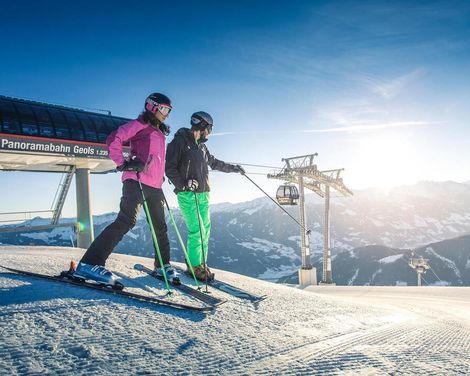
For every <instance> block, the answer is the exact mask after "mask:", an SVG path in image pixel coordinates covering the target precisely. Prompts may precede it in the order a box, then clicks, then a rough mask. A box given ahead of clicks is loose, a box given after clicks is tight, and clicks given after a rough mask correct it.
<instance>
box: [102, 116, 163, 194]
mask: <svg viewBox="0 0 470 376" xmlns="http://www.w3.org/2000/svg"><path fill="white" fill-rule="evenodd" d="M127 142H129V143H130V153H129V158H131V157H133V156H136V157H137V158H138V159H140V161H142V163H144V165H145V168H144V170H143V171H142V172H141V173H140V181H141V182H142V184H145V185H149V186H150V187H153V188H161V187H162V184H163V173H164V172H165V147H166V144H165V135H164V134H163V133H162V132H161V131H160V130H159V129H155V128H153V127H152V126H150V125H149V124H146V123H143V122H142V120H140V119H136V120H131V121H130V122H128V123H126V124H124V125H121V126H120V127H119V128H118V129H117V130H115V131H114V132H112V133H111V134H110V135H109V136H108V138H107V139H106V144H107V145H108V150H109V157H110V158H111V159H112V160H113V161H114V162H115V163H116V165H117V166H120V165H122V164H123V163H124V156H123V155H122V151H123V145H124V144H125V143H127ZM128 179H132V180H137V173H136V172H134V171H124V173H123V174H122V181H124V180H128Z"/></svg>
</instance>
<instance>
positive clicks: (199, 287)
mask: <svg viewBox="0 0 470 376" xmlns="http://www.w3.org/2000/svg"><path fill="white" fill-rule="evenodd" d="M163 198H164V200H165V204H166V208H167V209H168V213H169V214H170V218H171V222H172V223H173V227H174V228H175V231H176V235H177V236H178V239H179V241H180V244H181V248H182V249H183V253H184V257H185V258H186V261H187V263H188V266H189V270H190V271H191V274H192V276H193V278H194V283H195V284H196V287H197V289H198V290H200V289H201V286H200V285H199V282H198V281H197V278H196V274H194V269H193V266H192V265H191V260H189V255H188V251H187V250H186V246H185V245H184V242H183V239H182V238H181V234H180V232H179V230H178V226H177V225H176V221H175V217H174V216H173V212H172V211H171V209H170V205H168V201H167V200H166V197H165V196H163Z"/></svg>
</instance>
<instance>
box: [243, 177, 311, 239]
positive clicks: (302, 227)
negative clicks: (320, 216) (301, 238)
mask: <svg viewBox="0 0 470 376" xmlns="http://www.w3.org/2000/svg"><path fill="white" fill-rule="evenodd" d="M243 176H245V177H246V178H247V179H248V180H249V181H251V182H252V183H253V184H254V185H255V186H256V187H257V188H258V189H259V190H260V191H261V192H263V193H264V194H265V195H266V196H268V198H269V199H270V200H271V201H272V202H274V203H275V204H276V205H277V206H279V208H280V209H281V210H283V211H284V213H286V214H287V215H288V216H289V217H291V218H292V219H293V220H294V222H295V223H297V224H298V225H299V227H300V228H301V229H303V230H304V231H305V232H306V233H307V235H310V233H311V232H312V231H311V230H308V229H306V228H305V227H304V226H302V224H301V223H300V222H299V221H297V219H295V218H294V217H293V216H292V215H290V213H289V212H288V211H287V210H286V209H284V208H283V207H282V206H281V205H279V203H277V202H276V201H275V200H274V199H273V198H272V197H271V196H270V195H268V194H267V193H266V192H265V191H264V190H263V188H261V187H260V186H259V185H258V184H256V183H255V182H254V181H253V180H252V179H251V178H250V177H249V176H248V175H247V174H243Z"/></svg>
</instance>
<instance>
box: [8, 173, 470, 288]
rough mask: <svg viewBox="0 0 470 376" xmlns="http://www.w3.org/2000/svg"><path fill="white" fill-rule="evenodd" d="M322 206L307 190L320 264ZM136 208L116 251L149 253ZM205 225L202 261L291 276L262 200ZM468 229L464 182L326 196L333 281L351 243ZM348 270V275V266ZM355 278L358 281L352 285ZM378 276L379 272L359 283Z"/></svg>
mask: <svg viewBox="0 0 470 376" xmlns="http://www.w3.org/2000/svg"><path fill="white" fill-rule="evenodd" d="M323 210H324V207H323V201H322V200H320V199H318V198H317V197H315V196H314V195H308V196H307V223H308V226H309V227H310V228H311V229H312V234H311V239H310V243H311V252H312V254H313V256H312V258H313V262H314V264H315V266H317V268H318V269H319V270H321V269H320V264H319V263H320V261H321V253H322V247H323V234H322V230H323V218H324V213H323ZM288 211H289V212H290V213H292V214H293V215H294V216H298V208H297V207H289V208H288ZM141 214H142V215H141V217H140V219H139V220H138V222H137V225H136V226H135V228H134V229H133V230H132V231H131V232H130V233H129V234H128V235H126V236H125V238H124V239H123V241H122V242H121V243H120V244H119V245H118V247H117V249H116V251H117V252H119V253H126V254H132V255H140V256H149V257H151V256H152V254H153V251H152V245H151V244H152V243H151V242H152V240H151V236H150V233H149V230H148V225H147V223H146V221H145V218H144V217H143V213H141ZM175 215H176V220H177V223H178V225H179V228H180V230H181V231H182V234H183V237H185V236H186V232H185V226H184V225H183V224H182V221H181V217H180V216H179V213H178V211H177V210H176V209H175ZM114 217H115V213H108V214H105V215H101V216H95V217H94V225H95V234H97V233H99V232H100V231H101V230H102V229H103V228H104V227H105V226H106V225H107V224H108V223H110V222H111V221H112V220H113V219H114ZM64 221H67V220H66V219H64ZM70 221H73V219H70ZM32 222H34V224H40V223H41V224H42V222H47V220H41V219H34V220H32ZM168 224H169V234H170V241H171V246H172V258H173V259H174V260H176V261H182V260H183V255H182V251H181V250H180V246H179V244H178V240H177V237H176V235H175V232H174V229H173V228H172V226H171V224H170V221H169V220H168ZM212 224H213V227H212V229H213V230H212V233H211V239H210V251H209V263H210V264H211V265H212V266H214V267H218V268H222V269H226V270H231V271H234V272H237V273H241V274H245V275H249V276H254V277H260V278H263V279H268V280H277V279H278V278H281V277H283V276H288V275H290V274H292V273H293V272H295V271H296V270H297V269H298V267H299V265H300V236H299V229H298V227H297V225H296V224H295V223H294V222H293V221H292V220H291V219H290V218H289V217H288V216H287V215H286V214H284V213H283V212H282V211H281V210H280V209H279V208H277V207H276V206H275V205H274V204H273V203H272V202H271V201H270V200H269V199H268V198H259V199H256V200H253V201H249V202H245V203H240V204H219V205H214V206H213V207H212ZM469 233H470V185H469V184H466V183H455V182H441V183H436V182H422V183H418V184H416V185H412V186H403V187H397V188H394V189H390V190H389V191H384V190H378V189H369V190H363V191H356V192H355V195H354V196H353V197H348V198H342V197H333V198H332V203H331V240H332V254H333V256H335V255H337V257H338V258H337V259H334V260H333V271H334V273H335V275H336V277H335V278H336V279H337V282H338V283H342V284H347V283H348V282H349V280H350V279H351V278H352V275H349V274H348V273H345V274H342V273H339V271H340V270H341V267H340V265H339V264H338V265H336V263H339V262H340V261H341V260H342V257H343V256H341V257H339V255H340V254H341V253H342V252H348V253H346V254H349V252H352V251H353V250H354V252H359V253H360V252H361V251H360V250H359V251H357V250H356V249H358V248H359V249H363V248H364V247H367V246H369V245H378V246H384V247H388V248H396V249H413V248H416V247H420V246H423V245H426V244H430V243H435V242H439V241H442V240H446V239H451V238H455V237H458V236H462V235H466V234H469ZM74 239H75V235H74V234H73V229H72V228H60V229H54V230H52V231H48V232H24V233H16V234H14V233H7V234H0V242H1V243H4V244H19V245H28V244H38V245H46V244H47V245H70V244H71V241H75V240H74ZM378 249H380V247H379V248H378ZM378 252H379V251H378ZM399 252H402V251H399ZM441 261H442V260H441ZM436 262H440V261H438V260H436ZM458 267H459V268H461V267H462V265H458ZM351 268H352V267H351ZM405 269H406V268H405ZM351 270H352V273H354V270H355V268H354V269H351ZM337 273H339V274H337ZM343 275H344V278H343V277H342V276H343ZM353 275H354V274H353ZM376 277H377V276H376ZM377 278H378V277H377ZM394 278H395V279H394V280H393V281H398V280H399V276H396V277H394ZM404 280H406V281H408V279H404ZM359 281H362V279H358V280H357V282H354V283H359ZM364 281H365V280H364ZM374 281H375V282H374ZM379 281H380V278H379V279H374V280H373V281H372V282H370V281H369V280H367V282H364V283H379ZM449 281H452V283H454V282H455V281H453V280H449ZM409 282H410V283H411V280H409ZM390 283H391V282H390Z"/></svg>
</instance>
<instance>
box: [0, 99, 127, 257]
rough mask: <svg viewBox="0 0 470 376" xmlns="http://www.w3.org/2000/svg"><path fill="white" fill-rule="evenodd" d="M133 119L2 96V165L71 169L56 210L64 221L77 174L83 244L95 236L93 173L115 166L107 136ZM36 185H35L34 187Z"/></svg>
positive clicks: (12, 168) (18, 168) (23, 168)
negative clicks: (91, 174)
mask: <svg viewBox="0 0 470 376" xmlns="http://www.w3.org/2000/svg"><path fill="white" fill-rule="evenodd" d="M128 121H129V119H126V118H122V117H116V116H112V115H111V114H110V113H109V114H107V115H106V114H100V113H96V112H88V111H84V110H80V109H74V108H68V107H63V106H58V105H53V104H46V103H40V102H34V101H29V100H23V99H16V98H10V97H5V96H1V95H0V170H3V171H35V172H57V173H63V174H65V179H63V182H62V183H61V187H60V189H59V194H58V199H57V201H56V205H55V208H54V211H53V217H52V221H51V226H50V227H54V226H60V225H59V224H58V222H59V218H60V214H61V211H62V207H63V204H64V202H65V198H66V196H67V192H68V189H69V187H70V183H71V181H72V178H73V176H75V182H76V196H77V197H76V198H77V222H78V226H77V246H78V247H81V248H88V246H89V245H90V244H91V242H92V241H93V238H94V234H93V221H92V212H91V203H90V173H106V172H108V171H111V170H114V168H115V165H114V162H113V161H112V160H111V159H109V157H108V149H107V146H106V138H107V137H108V135H109V134H110V133H111V132H113V131H114V130H116V129H117V128H118V127H119V126H121V125H122V124H124V123H126V122H128ZM32 189H34V187H32Z"/></svg>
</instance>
